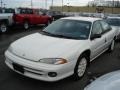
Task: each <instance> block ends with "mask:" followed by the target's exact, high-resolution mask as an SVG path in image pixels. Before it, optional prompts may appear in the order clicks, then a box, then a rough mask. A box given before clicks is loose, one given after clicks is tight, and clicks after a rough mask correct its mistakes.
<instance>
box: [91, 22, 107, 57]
mask: <svg viewBox="0 0 120 90" xmlns="http://www.w3.org/2000/svg"><path fill="white" fill-rule="evenodd" d="M102 33H103V29H102V27H101V24H100V21H95V22H94V23H93V27H92V30H91V36H90V37H92V36H93V35H95V34H100V35H101V37H100V38H95V39H94V40H91V51H92V52H91V59H94V58H95V57H97V56H98V55H99V54H101V53H102V52H103V51H104V45H105V42H106V39H105V35H102Z"/></svg>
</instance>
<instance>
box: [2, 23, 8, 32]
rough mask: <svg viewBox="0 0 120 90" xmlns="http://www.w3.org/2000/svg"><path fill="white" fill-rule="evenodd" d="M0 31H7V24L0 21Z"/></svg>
mask: <svg viewBox="0 0 120 90" xmlns="http://www.w3.org/2000/svg"><path fill="white" fill-rule="evenodd" d="M0 31H1V32H2V33H5V32H7V24H5V23H1V24H0Z"/></svg>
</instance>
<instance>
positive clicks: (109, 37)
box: [100, 21, 115, 48]
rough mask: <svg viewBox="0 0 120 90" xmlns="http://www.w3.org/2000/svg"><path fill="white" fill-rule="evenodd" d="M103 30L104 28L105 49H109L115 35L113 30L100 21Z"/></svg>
mask: <svg viewBox="0 0 120 90" xmlns="http://www.w3.org/2000/svg"><path fill="white" fill-rule="evenodd" d="M100 23H101V25H102V28H103V34H104V36H105V40H106V42H105V48H108V46H109V45H110V44H111V42H112V40H113V39H114V36H115V33H113V31H112V29H110V26H109V25H108V24H107V23H106V22H104V21H100Z"/></svg>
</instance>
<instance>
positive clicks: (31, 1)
mask: <svg viewBox="0 0 120 90" xmlns="http://www.w3.org/2000/svg"><path fill="white" fill-rule="evenodd" d="M31 8H33V1H32V0H31Z"/></svg>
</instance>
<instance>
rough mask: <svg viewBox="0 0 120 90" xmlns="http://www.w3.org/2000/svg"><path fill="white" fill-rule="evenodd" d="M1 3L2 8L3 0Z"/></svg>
mask: <svg viewBox="0 0 120 90" xmlns="http://www.w3.org/2000/svg"><path fill="white" fill-rule="evenodd" d="M0 3H1V8H2V4H3V1H2V0H1V2H0Z"/></svg>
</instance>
